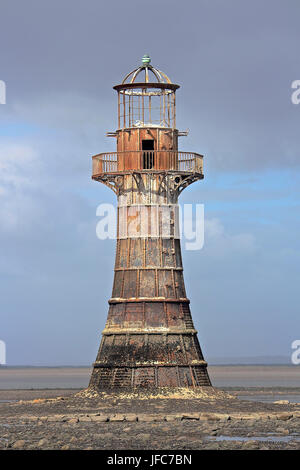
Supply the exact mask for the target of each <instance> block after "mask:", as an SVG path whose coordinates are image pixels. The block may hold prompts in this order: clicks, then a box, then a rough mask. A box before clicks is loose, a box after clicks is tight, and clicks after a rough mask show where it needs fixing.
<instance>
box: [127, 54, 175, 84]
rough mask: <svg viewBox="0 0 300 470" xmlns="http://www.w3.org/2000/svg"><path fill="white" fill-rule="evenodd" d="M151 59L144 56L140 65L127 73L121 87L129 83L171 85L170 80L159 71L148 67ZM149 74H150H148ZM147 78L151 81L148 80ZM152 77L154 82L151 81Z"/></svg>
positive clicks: (150, 66)
mask: <svg viewBox="0 0 300 470" xmlns="http://www.w3.org/2000/svg"><path fill="white" fill-rule="evenodd" d="M150 62H151V59H150V57H149V56H148V55H147V54H145V55H144V56H143V58H142V65H141V66H140V67H138V68H136V69H134V70H132V71H131V72H129V73H128V74H127V75H126V76H125V77H124V79H123V81H122V85H126V84H131V83H155V82H157V83H160V84H172V82H171V80H170V78H169V77H168V76H167V75H166V74H165V73H164V72H162V71H161V70H158V69H156V68H155V67H152V65H150ZM150 72H151V74H150ZM149 76H150V77H151V79H150V80H149ZM153 76H154V80H153Z"/></svg>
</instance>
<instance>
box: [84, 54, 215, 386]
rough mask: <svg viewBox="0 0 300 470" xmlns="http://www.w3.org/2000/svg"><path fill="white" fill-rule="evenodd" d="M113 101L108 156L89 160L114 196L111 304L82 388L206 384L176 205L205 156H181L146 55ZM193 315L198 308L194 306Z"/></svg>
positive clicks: (167, 95)
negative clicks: (113, 124)
mask: <svg viewBox="0 0 300 470" xmlns="http://www.w3.org/2000/svg"><path fill="white" fill-rule="evenodd" d="M113 88H114V89H115V90H116V92H117V95H118V128H117V130H116V131H115V132H109V133H108V135H109V136H111V137H115V138H116V143H117V148H116V151H115V152H110V153H100V154H98V155H95V156H93V170H92V172H93V173H92V178H93V180H95V181H99V182H101V183H103V184H105V185H106V186H108V187H109V188H111V189H112V190H113V191H114V193H115V194H116V196H117V201H118V209H117V214H118V215H117V217H118V220H117V241H116V244H117V246H116V258H115V268H114V281H113V289H112V296H111V298H110V299H109V302H108V303H109V311H108V316H107V321H106V324H105V328H104V330H103V332H102V338H101V343H100V347H99V351H98V354H97V357H96V361H95V362H94V364H93V372H92V375H91V379H90V385H89V387H90V388H92V389H94V390H99V391H101V390H107V389H114V390H118V389H124V388H129V389H138V388H143V389H153V388H154V389H158V388H161V387H168V388H174V387H192V388H194V387H201V386H211V382H210V379H209V376H208V373H207V363H206V362H205V360H204V358H203V355H202V351H201V347H200V344H199V341H198V337H197V331H196V329H195V327H194V324H193V320H192V317H191V311H190V300H189V299H188V298H187V296H186V291H185V285H184V278H183V266H182V256H181V247H180V233H179V228H178V226H179V216H178V198H179V195H180V194H181V192H182V191H183V190H184V189H185V188H187V187H188V186H189V185H190V184H192V183H194V182H196V181H198V180H201V179H203V177H204V176H203V156H202V155H199V154H197V153H191V152H181V151H179V150H178V137H179V136H181V135H186V133H185V132H180V131H179V130H178V129H177V127H176V90H177V89H178V88H179V85H176V84H175V83H172V82H171V80H170V79H169V77H168V76H167V75H166V74H165V73H164V72H162V71H161V70H159V69H157V68H155V67H153V66H152V65H151V59H150V57H149V56H148V55H145V56H144V57H143V59H142V64H141V66H139V67H137V68H135V69H134V70H133V71H132V72H130V73H128V74H127V75H126V76H125V78H124V79H123V81H122V83H121V84H120V85H115V86H114V87H113ZM196 308H197V307H196Z"/></svg>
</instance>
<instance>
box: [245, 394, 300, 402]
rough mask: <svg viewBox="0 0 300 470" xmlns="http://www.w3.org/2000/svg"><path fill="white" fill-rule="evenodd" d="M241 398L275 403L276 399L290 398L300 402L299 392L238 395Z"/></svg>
mask: <svg viewBox="0 0 300 470" xmlns="http://www.w3.org/2000/svg"><path fill="white" fill-rule="evenodd" d="M237 398H239V400H246V401H260V402H262V403H273V402H274V401H279V400H288V401H289V402H290V403H300V395H299V394H297V395H296V394H284V395H276V394H274V395H273V394H265V395H264V394H263V393H262V394H260V393H258V394H257V395H256V394H251V395H237Z"/></svg>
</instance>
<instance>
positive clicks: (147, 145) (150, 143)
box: [142, 139, 154, 170]
mask: <svg viewBox="0 0 300 470" xmlns="http://www.w3.org/2000/svg"><path fill="white" fill-rule="evenodd" d="M142 150H143V169H144V170H151V168H153V167H154V140H152V139H147V140H142Z"/></svg>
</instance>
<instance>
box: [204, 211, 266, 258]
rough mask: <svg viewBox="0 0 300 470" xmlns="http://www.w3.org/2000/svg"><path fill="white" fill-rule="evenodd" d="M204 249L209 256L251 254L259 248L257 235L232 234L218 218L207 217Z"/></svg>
mask: <svg viewBox="0 0 300 470" xmlns="http://www.w3.org/2000/svg"><path fill="white" fill-rule="evenodd" d="M204 227H205V229H204V230H205V242H204V249H205V250H206V252H207V253H208V255H209V256H213V257H230V256H233V255H235V256H238V255H240V256H243V255H251V254H253V253H254V252H255V251H256V250H257V245H256V239H255V236H254V235H253V234H251V233H238V234H230V233H227V232H226V231H225V227H224V225H223V224H222V222H221V220H220V219H218V218H211V219H205V225H204Z"/></svg>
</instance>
